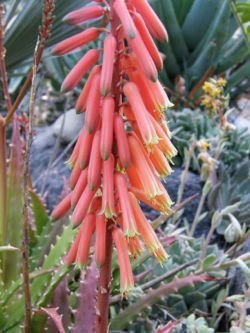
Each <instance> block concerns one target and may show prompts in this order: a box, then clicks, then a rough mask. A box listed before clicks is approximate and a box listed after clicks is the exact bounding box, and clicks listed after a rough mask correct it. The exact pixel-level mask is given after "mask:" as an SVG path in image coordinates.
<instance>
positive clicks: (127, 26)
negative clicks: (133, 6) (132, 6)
mask: <svg viewBox="0 0 250 333" xmlns="http://www.w3.org/2000/svg"><path fill="white" fill-rule="evenodd" d="M113 7H114V10H115V12H116V14H117V16H118V17H119V19H120V20H121V22H122V26H123V28H124V30H125V33H126V35H127V36H128V38H130V39H133V38H135V36H136V27H135V25H134V22H133V20H132V18H131V16H130V14H129V12H128V8H127V6H126V3H125V1H124V0H115V3H114V6H113Z"/></svg>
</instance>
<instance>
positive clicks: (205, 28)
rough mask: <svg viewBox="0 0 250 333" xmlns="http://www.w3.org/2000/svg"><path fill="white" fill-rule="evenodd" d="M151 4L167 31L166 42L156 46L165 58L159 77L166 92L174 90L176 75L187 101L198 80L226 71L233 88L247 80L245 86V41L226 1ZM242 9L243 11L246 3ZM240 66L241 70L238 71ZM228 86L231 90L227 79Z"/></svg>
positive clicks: (247, 68)
mask: <svg viewBox="0 0 250 333" xmlns="http://www.w3.org/2000/svg"><path fill="white" fill-rule="evenodd" d="M152 3H153V5H154V8H155V9H156V11H157V12H158V13H159V15H160V18H161V19H162V21H163V22H164V23H165V25H166V27H167V29H168V32H169V43H166V44H164V45H162V46H160V50H161V51H162V52H163V53H164V54H166V55H167V60H166V62H165V68H164V71H163V72H162V78H163V80H164V81H165V84H166V85H167V86H168V87H169V88H170V89H174V80H175V79H176V77H177V76H179V75H180V76H182V77H183V78H184V80H185V86H186V94H185V95H186V96H187V97H189V98H191V97H193V95H194V93H195V92H196V91H197V90H198V88H199V87H200V84H201V81H203V80H206V79H207V78H208V77H209V76H211V75H212V74H214V75H225V73H228V72H229V73H230V75H232V80H234V81H233V82H234V83H236V84H237V85H238V84H240V83H242V82H243V81H244V80H247V81H248V82H244V85H245V86H246V85H247V84H249V76H250V66H249V65H248V66H245V63H246V62H247V59H249V45H247V43H248V41H247V40H246V38H245V36H244V34H243V33H242V32H241V31H238V30H239V24H238V22H237V21H236V19H235V16H234V14H233V12H232V10H231V8H230V5H229V2H228V1H227V0H212V1H208V0H189V1H187V0H172V1H164V0H153V1H152ZM239 6H240V5H239ZM241 6H242V5H241ZM243 6H244V8H246V7H247V4H244V5H243ZM239 8H242V7H239ZM246 15H247V14H246ZM236 31H238V33H237V34H236ZM236 35H237V36H236ZM243 67H244V69H245V70H244V71H243V70H242V71H241V68H243ZM236 74H237V82H235V75H236ZM229 87H231V88H232V86H231V81H230V77H229ZM234 89H236V87H235V86H234Z"/></svg>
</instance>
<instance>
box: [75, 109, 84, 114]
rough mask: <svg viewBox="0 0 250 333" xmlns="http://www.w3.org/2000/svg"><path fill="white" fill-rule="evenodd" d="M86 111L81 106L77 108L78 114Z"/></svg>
mask: <svg viewBox="0 0 250 333" xmlns="http://www.w3.org/2000/svg"><path fill="white" fill-rule="evenodd" d="M83 112H84V110H83V109H80V108H78V109H77V108H76V114H80V113H83Z"/></svg>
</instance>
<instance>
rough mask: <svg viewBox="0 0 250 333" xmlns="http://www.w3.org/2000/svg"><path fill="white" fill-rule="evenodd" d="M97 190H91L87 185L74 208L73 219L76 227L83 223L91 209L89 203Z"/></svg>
mask: <svg viewBox="0 0 250 333" xmlns="http://www.w3.org/2000/svg"><path fill="white" fill-rule="evenodd" d="M95 192H96V191H91V189H90V188H89V186H86V187H85V189H84V191H83V192H82V195H81V197H80V199H79V201H78V203H77V205H76V207H75V209H74V212H73V214H72V216H71V220H72V222H73V224H74V226H75V227H77V226H78V225H79V224H81V223H82V221H83V220H84V218H85V217H86V215H87V213H88V209H89V205H90V204H91V201H92V199H93V197H94V195H95Z"/></svg>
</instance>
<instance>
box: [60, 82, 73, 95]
mask: <svg viewBox="0 0 250 333" xmlns="http://www.w3.org/2000/svg"><path fill="white" fill-rule="evenodd" d="M70 90H71V89H70V88H69V87H67V86H65V84H64V83H62V85H61V89H60V92H61V93H62V94H65V93H67V92H69V91H70Z"/></svg>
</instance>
